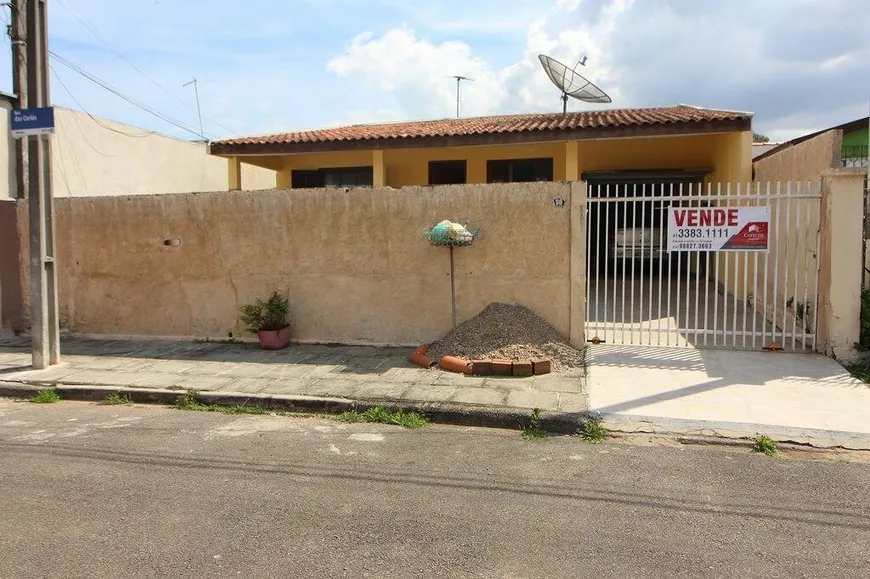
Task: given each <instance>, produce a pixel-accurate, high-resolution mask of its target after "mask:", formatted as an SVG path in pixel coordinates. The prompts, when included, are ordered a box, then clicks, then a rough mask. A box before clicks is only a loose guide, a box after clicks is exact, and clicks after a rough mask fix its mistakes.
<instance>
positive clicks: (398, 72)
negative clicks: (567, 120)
mask: <svg viewBox="0 0 870 579" xmlns="http://www.w3.org/2000/svg"><path fill="white" fill-rule="evenodd" d="M574 4H575V8H576V3H574ZM628 6H630V2H623V1H617V2H614V3H613V4H611V5H610V6H608V7H607V9H606V10H604V11H603V12H602V15H601V17H600V18H599V19H598V20H596V21H594V22H592V23H590V24H587V25H580V26H576V27H573V28H569V29H563V30H560V31H558V32H555V33H553V32H551V29H552V26H551V25H550V24H548V22H547V21H546V20H540V21H537V22H533V23H530V24H527V25H526V26H525V29H526V35H525V47H524V50H523V53H522V55H521V57H520V58H519V60H517V61H515V62H514V63H512V64H508V65H507V66H504V67H501V68H495V67H493V66H491V65H490V64H489V63H488V62H487V61H486V60H484V59H483V58H481V57H479V56H476V55H475V54H474V51H473V50H472V48H471V46H470V45H469V44H467V43H465V42H460V41H444V42H440V43H435V42H432V41H431V40H429V39H427V38H425V37H420V36H418V35H417V33H416V32H415V31H414V30H412V29H411V28H409V27H407V26H403V27H401V28H395V29H392V30H389V31H387V32H385V33H384V34H383V35H381V36H375V35H374V34H372V33H371V32H365V33H362V34H360V35H358V36H357V37H356V38H354V39H353V40H352V42H351V43H350V45H349V46H348V47H347V50H346V53H345V54H343V55H341V56H338V57H335V58H334V59H332V60H331V61H329V63H328V65H327V68H328V70H329V71H331V72H333V73H335V74H336V75H338V76H339V77H342V78H345V79H350V80H356V81H358V82H359V84H360V85H361V86H365V87H367V88H370V89H374V90H377V91H379V92H380V94H381V95H382V96H383V97H384V98H390V99H394V100H395V101H396V103H397V104H398V107H399V110H401V111H404V115H403V117H404V118H440V117H449V116H453V115H454V114H455V106H456V82H455V80H453V79H452V78H450V77H451V76H453V75H462V76H468V77H471V78H473V79H474V81H473V82H468V83H463V84H462V86H461V90H462V93H461V95H462V107H461V108H462V115H463V116H477V115H488V114H495V113H518V112H528V111H539V110H553V111H555V110H558V109H559V108H560V103H559V98H560V95H559V91H558V89H557V88H555V87H554V86H553V85H552V84H551V83H550V81H549V79H548V78H547V77H546V75H545V73H544V71H543V69H542V68H541V65H540V63H539V61H538V54H540V53H546V54H550V55H553V56H555V57H557V58H562V59H564V60H565V61H566V62H570V63H571V65H573V64H574V62H575V61H576V60H577V59H578V58H579V57H580V55H581V54H584V55H587V56H588V58H589V60H588V62H587V66H586V68H584V69H583V70H582V73H583V74H584V75H587V76H589V77H590V79H591V80H593V81H597V82H600V83H603V86H604V88H605V90H607V91H610V92H611V93H613V95H615V96H617V97H618V96H619V94H620V91H619V88H618V86H615V85H614V83H613V81H614V80H615V76H614V75H613V69H612V68H611V67H610V66H609V65H608V61H607V55H606V52H605V50H604V47H605V46H606V43H607V40H608V38H609V37H610V35H612V34H613V32H614V31H615V30H616V27H617V23H618V19H619V17H620V14H622V13H623V12H624V11H625V10H626V8H627V7H628ZM593 29H594V30H593ZM579 106H581V105H578V104H577V103H572V107H573V108H578V107H579Z"/></svg>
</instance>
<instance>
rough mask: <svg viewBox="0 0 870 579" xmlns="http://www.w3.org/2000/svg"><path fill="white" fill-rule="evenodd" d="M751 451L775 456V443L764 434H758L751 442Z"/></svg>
mask: <svg viewBox="0 0 870 579" xmlns="http://www.w3.org/2000/svg"><path fill="white" fill-rule="evenodd" d="M752 450H754V451H755V452H763V453H764V454H766V455H767V456H773V455H774V454H776V443H775V442H774V441H773V439H771V438H770V437H769V436H767V435H766V434H759V435H758V436H756V437H755V439H754V440H753V441H752Z"/></svg>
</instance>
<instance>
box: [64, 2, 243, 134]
mask: <svg viewBox="0 0 870 579" xmlns="http://www.w3.org/2000/svg"><path fill="white" fill-rule="evenodd" d="M57 2H58V4H59V5H60V6H61V7H62V8H63V9H64V10H66V11H67V12H68V13H69V14H70V15H71V16H72V17H73V18H75V19H76V20H78V22H79V24H81V25H82V26H83V27H84V28H85V29H86V30H87V31H88V32H90V33H91V34H92V35H93V37H94V38H96V39H97V40H98V41H99V42H100V44H102V45H103V46H105V47H106V49H108V50H109V52H111V53H112V54H114V55H115V56H117V57H118V58H119V59H121V60H122V61H123V62H124V63H126V64H127V65H128V66H130V68H132V69H133V70H135V71H136V72H138V73H139V74H141V75H142V76H143V77H145V78H146V79H147V80H148V81H150V82H151V84H153V85H154V86H156V87H157V88H159V89H160V90H161V91H163V92H164V93H166V94H167V95H169V96H171V97H172V98H174V99H175V100H177V101H178V102H179V103H181V105H182V106H184V107H185V108H187V109H189V110H191V111H193V110H194V108H193V107H192V106H191V105H190V103H188V102H186V101H185V100H184V99H182V98H181V97H179V96H178V95H177V94H175V93H173V92H171V91H170V90H169V89H167V88H166V87H164V86H163V85H161V84H160V83H159V82H157V81H156V80H154V78H153V77H151V76H150V75H148V74H147V73H146V72H145V71H143V70H142V69H141V68H139V67H138V66H136V65H135V64H134V63H133V62H131V61H130V60H128V59H127V58H126V57H124V55H123V54H121V53H120V52H118V51H117V50H116V49H115V48H113V47H112V45H111V44H109V42H108V41H107V40H106V39H105V37H104V36H103V35H102V34H100V32H99V30H98V29H97V27H96V25H95V24H94V23H93V22H92V21H91V20H90V19H89V18H88V17H87V16H85V14H84V13H83V12H82V11H81V10H79V9H77V8H76V9H75V12H73V8H72V7H70V6H68V5H67V4H66V2H65V0H57ZM76 12H78V14H76ZM197 112H198V111H197ZM198 114H200V116H201V117H202V119H204V120H206V121H208V122H209V123H211V124H212V125H214V126H216V127H218V128H220V129H222V130H224V131H227V132H229V133H230V134H232V135H236V136H238V133H237V132H235V131H234V130H232V129H230V128H228V127H225V126H223V125H221V124H220V123H218V122H217V121H215V120H212V119H210V118H208V117H206V116H204V115H202V114H201V113H198Z"/></svg>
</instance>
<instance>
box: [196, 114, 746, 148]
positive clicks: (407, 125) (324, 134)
mask: <svg viewBox="0 0 870 579" xmlns="http://www.w3.org/2000/svg"><path fill="white" fill-rule="evenodd" d="M751 117H752V114H751V113H746V112H740V111H725V110H716V109H705V108H699V107H693V106H688V105H677V106H673V107H661V108H646V109H612V110H602V111H585V112H575V113H568V114H561V113H539V114H522V115H502V116H491V117H475V118H459V119H441V120H432V121H411V122H401V123H385V124H373V125H351V126H346V127H335V128H327V129H319V130H312V131H298V132H293V133H281V134H277V135H266V136H256V137H242V138H238V139H227V140H223V141H216V142H214V143H212V152H214V153H217V154H222V153H224V154H225V153H231V152H234V151H237V150H238V151H239V152H241V150H244V149H247V148H249V147H250V146H254V147H257V149H261V148H266V147H268V148H273V147H274V148H275V149H276V150H277V149H280V148H283V147H281V146H282V145H291V148H292V149H297V148H298V149H300V150H301V149H304V148H306V147H305V145H314V144H326V143H329V144H333V145H336V147H335V148H336V149H340V148H341V144H351V143H354V144H359V143H364V142H367V141H381V142H383V141H400V140H401V141H404V140H406V139H426V138H439V137H440V138H443V137H467V136H475V135H477V136H498V135H515V134H518V133H524V134H530V136H531V135H533V134H534V133H553V132H566V133H567V132H570V133H575V132H578V131H583V132H586V131H589V132H596V131H597V130H600V129H620V128H637V129H643V128H646V127H669V126H672V127H675V126H678V125H687V124H711V123H713V124H715V123H726V122H734V121H748V120H750V119H751ZM542 136H543V135H542ZM293 145H301V146H300V147H292V146H293Z"/></svg>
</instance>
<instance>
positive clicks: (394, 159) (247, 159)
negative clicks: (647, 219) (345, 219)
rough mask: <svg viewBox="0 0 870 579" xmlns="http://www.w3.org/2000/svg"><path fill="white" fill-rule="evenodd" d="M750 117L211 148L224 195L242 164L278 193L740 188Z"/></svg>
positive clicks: (400, 128) (615, 114)
mask: <svg viewBox="0 0 870 579" xmlns="http://www.w3.org/2000/svg"><path fill="white" fill-rule="evenodd" d="M751 124H752V114H751V113H746V112H739V111H724V110H716V109H705V108H699V107H694V106H687V105H678V106H673V107H661V108H644V109H614V110H602V111H586V112H579V113H567V114H559V113H545V114H523V115H505V116H491V117H478V118H457V119H443V120H435V121H415V122H403V123H389V124H375V125H354V126H348V127H337V128H328V129H321V130H314V131H300V132H295V133H284V134H278V135H271V136H261V137H245V138H239V139H229V140H224V141H217V142H214V143H212V144H211V153H212V154H213V155H218V156H221V157H226V158H228V159H229V160H230V162H229V183H228V185H229V189H230V190H234V189H242V188H243V187H244V185H245V184H244V183H242V179H241V174H242V164H247V165H255V166H257V167H263V168H266V169H272V170H274V171H276V173H277V184H278V187H279V188H282V189H289V188H308V187H329V186H336V187H353V186H375V187H379V186H389V187H394V188H399V187H404V186H410V185H443V184H454V183H456V184H458V183H494V182H517V181H577V180H579V179H581V178H583V179H587V180H589V181H591V182H594V181H596V180H601V182H606V181H609V180H618V181H624V180H625V179H627V178H631V179H632V180H644V179H655V180H661V179H666V180H671V181H673V180H687V181H694V182H698V181H705V182H747V181H749V180H750V179H751V175H752V132H751Z"/></svg>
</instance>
